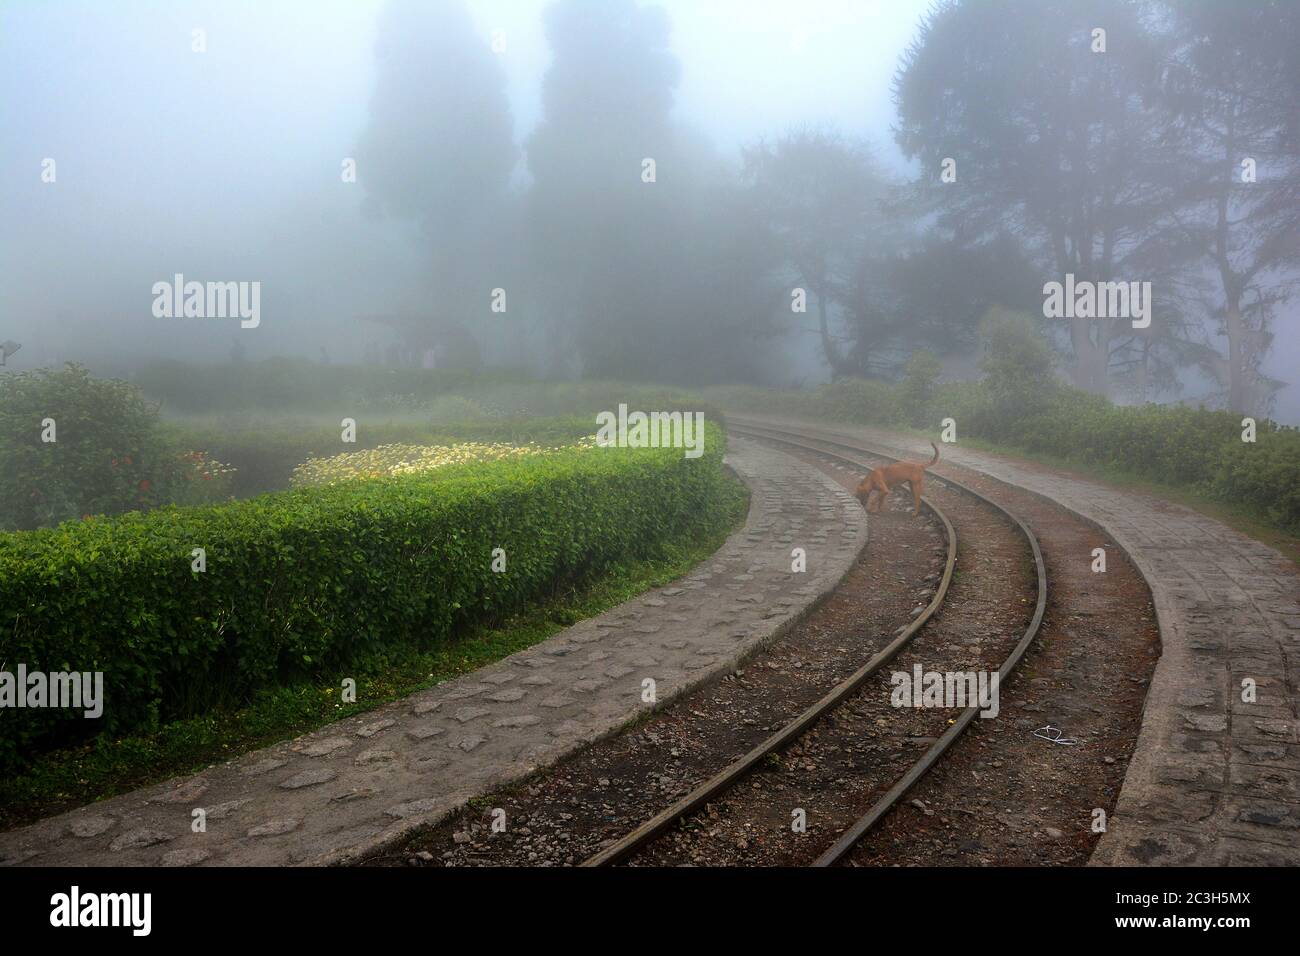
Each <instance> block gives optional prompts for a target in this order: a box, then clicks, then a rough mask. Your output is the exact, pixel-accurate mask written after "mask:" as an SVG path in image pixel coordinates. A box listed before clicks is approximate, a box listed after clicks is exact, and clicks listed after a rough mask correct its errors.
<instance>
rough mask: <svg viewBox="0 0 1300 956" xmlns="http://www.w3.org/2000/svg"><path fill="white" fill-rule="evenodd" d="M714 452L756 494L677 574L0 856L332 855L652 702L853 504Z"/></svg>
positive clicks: (778, 584)
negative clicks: (200, 822)
mask: <svg viewBox="0 0 1300 956" xmlns="http://www.w3.org/2000/svg"><path fill="white" fill-rule="evenodd" d="M728 462H729V463H730V464H731V466H732V467H733V468H735V470H736V471H737V472H738V473H739V474H740V475H741V476H742V477H743V478H744V479H745V480H746V481H747V482H748V484H749V485H750V488H751V489H752V492H753V497H752V504H751V507H750V513H749V517H748V519H747V521H746V524H745V526H744V528H743V529H741V530H740V531H738V532H737V533H735V534H734V535H732V536H731V537H730V538H729V539H728V540H727V542H726V544H725V545H724V546H723V547H722V549H721V550H720V551H719V552H718V553H717V554H716V555H715V556H714V557H713V558H712V559H711V560H710V561H708V562H707V563H706V564H705V565H702V566H701V567H700V568H698V569H697V570H696V571H695V572H693V573H692V574H690V575H688V576H687V577H686V578H684V579H682V580H681V581H678V582H675V583H674V585H673V586H669V587H665V588H660V589H658V590H656V591H652V592H648V593H647V594H645V595H643V596H641V597H639V598H636V599H634V600H632V601H629V602H627V603H625V604H623V605H620V606H619V607H617V608H614V609H613V610H611V611H609V612H607V613H605V614H603V615H601V616H599V617H596V618H592V619H590V620H587V621H583V622H582V623H580V624H577V625H575V626H573V627H570V628H567V629H566V630H564V631H562V632H561V633H559V634H556V635H554V636H553V637H551V638H549V639H548V640H546V641H544V642H542V643H541V644H538V645H536V646H534V647H532V648H529V649H528V650H525V651H521V652H519V653H517V654H514V655H512V656H511V657H508V658H506V659H505V660H503V661H501V662H499V663H497V664H494V665H491V666H489V667H486V668H483V669H482V670H479V671H476V672H475V673H473V674H468V675H466V676H464V677H461V678H458V679H456V680H454V681H449V682H447V683H445V684H441V685H439V686H437V687H435V688H432V689H430V690H427V691H423V692H421V693H419V694H415V695H413V696H411V697H409V698H407V699H405V700H402V701H397V702H394V703H392V704H388V705H386V706H383V707H380V708H378V709H376V710H374V711H371V712H370V713H368V714H364V715H361V716H359V717H354V718H349V719H347V720H343V721H340V722H338V723H335V724H331V725H330V726H328V727H325V728H323V729H321V730H319V731H317V732H315V733H312V734H308V735H306V736H304V737H300V738H298V739H297V740H292V741H286V742H284V743H281V744H277V745H275V746H272V747H268V748H266V749H264V750H260V751H257V752H255V753H251V754H248V755H246V756H244V757H242V758H239V759H237V760H234V761H232V762H230V763H226V764H222V765H218V766H214V767H211V768H209V769H208V770H205V771H204V772H202V773H200V774H197V775H195V776H193V777H189V778H183V779H177V780H172V781H169V782H167V783H165V784H162V785H159V786H155V787H150V788H147V789H144V790H139V791H136V792H134V793H130V794H125V795H123V796H120V797H115V798H112V799H109V800H105V801H102V802H100V803H97V804H94V805H92V806H89V807H85V808H83V809H81V810H75V811H72V812H69V813H65V814H62V815H60V816H57V817H52V818H50V819H48V820H44V821H41V822H39V823H36V824H34V825H32V826H29V827H26V828H23V829H20V830H14V831H11V832H8V833H3V834H0V862H3V863H8V864H28V865H60V864H63V865H75V864H87V865H98V866H120V865H158V864H162V865H195V864H209V865H211V864H245V865H247V864H252V865H285V864H323V863H333V862H346V861H348V860H352V859H356V858H357V857H358V856H360V855H362V854H364V853H365V852H366V851H368V850H370V849H373V848H376V847H379V846H382V845H383V844H385V843H387V842H388V841H390V840H393V839H395V838H397V837H399V836H401V835H402V834H404V833H406V832H408V831H409V830H411V829H414V828H416V827H418V826H420V825H423V824H426V823H430V822H433V821H435V820H437V819H438V818H440V817H441V816H443V815H444V814H446V813H447V812H449V811H451V810H453V809H455V808H456V807H458V806H460V805H461V804H463V803H464V801H465V800H467V799H468V798H470V797H472V796H475V795H476V794H480V793H484V792H486V791H489V790H491V789H493V788H495V787H498V786H500V785H502V784H504V783H506V782H509V781H512V780H515V779H518V778H520V777H522V776H525V775H527V774H528V773H529V772H531V771H532V770H534V769H535V768H537V767H539V766H542V765H545V764H547V763H551V762H553V761H555V760H557V759H559V758H560V757H562V756H564V755H565V754H568V753H570V752H572V751H574V750H576V749H577V748H579V747H580V746H582V745H583V744H584V743H585V742H587V741H590V740H592V739H595V738H597V737H599V736H601V735H604V734H606V733H609V732H611V731H613V730H615V729H617V728H618V727H620V726H622V725H623V724H625V723H626V722H627V721H629V720H631V719H633V718H635V717H636V716H637V715H638V714H640V713H641V712H643V711H644V709H645V708H647V707H648V706H651V705H649V704H646V703H643V702H642V691H643V683H642V682H643V681H644V680H645V679H646V678H652V679H653V680H654V681H655V683H656V691H657V699H658V701H659V702H660V703H662V702H664V701H666V700H669V699H671V698H672V697H674V696H676V695H678V694H680V693H682V692H683V691H685V690H688V689H690V688H692V687H694V686H695V685H696V684H698V683H700V682H702V681H704V680H707V679H708V678H710V677H712V676H714V675H716V674H718V673H719V672H722V671H725V670H727V669H730V668H731V667H732V666H733V665H734V663H735V662H736V660H737V659H738V658H740V657H742V656H744V655H745V654H747V653H748V652H750V651H751V650H753V649H754V648H755V647H756V646H758V645H759V644H761V643H763V642H765V641H768V640H770V639H772V638H773V637H775V636H776V635H777V634H779V633H780V632H781V631H782V630H784V628H785V627H787V626H788V625H789V624H790V622H791V621H793V620H794V619H796V618H797V617H798V616H800V615H801V614H802V613H803V612H804V611H805V610H807V609H808V608H809V607H810V605H811V604H813V603H814V602H815V601H816V600H817V599H818V598H820V597H821V596H822V595H824V594H826V593H827V592H829V591H830V590H832V589H833V588H834V587H835V586H836V585H837V584H838V583H839V581H840V579H841V578H842V577H843V576H844V574H845V573H846V572H847V571H848V569H849V567H850V566H851V564H852V563H853V561H854V559H855V558H856V557H857V555H858V553H859V551H861V549H862V547H863V546H864V545H865V543H866V518H865V515H864V514H863V512H862V509H861V507H860V506H859V505H858V503H857V502H856V501H855V500H854V499H853V498H852V496H850V495H849V494H847V493H846V492H845V491H844V490H843V489H841V488H840V487H839V486H838V485H836V484H835V483H834V482H833V481H832V480H831V479H830V478H828V477H826V476H824V475H822V474H821V473H820V472H818V471H817V470H816V469H815V468H813V467H811V466H809V465H806V464H804V463H802V462H799V461H797V460H796V459H794V458H791V457H789V456H788V455H785V454H782V453H780V452H777V451H773V450H770V449H766V448H762V447H759V446H757V445H754V444H753V443H750V442H745V441H742V440H739V439H733V440H732V442H731V445H730V453H729V455H728ZM794 548H803V549H804V550H805V552H806V554H807V571H806V573H792V572H791V551H792V549H794ZM197 808H202V809H204V810H205V811H206V825H207V831H206V832H205V833H194V832H192V831H191V820H192V818H193V811H194V810H195V809H197Z"/></svg>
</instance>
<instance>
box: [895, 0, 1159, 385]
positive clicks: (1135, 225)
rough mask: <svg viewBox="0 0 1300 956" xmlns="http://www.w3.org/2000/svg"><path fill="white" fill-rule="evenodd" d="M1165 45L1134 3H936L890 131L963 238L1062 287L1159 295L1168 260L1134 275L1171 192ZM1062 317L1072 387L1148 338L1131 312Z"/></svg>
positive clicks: (902, 75) (903, 75)
mask: <svg viewBox="0 0 1300 956" xmlns="http://www.w3.org/2000/svg"><path fill="white" fill-rule="evenodd" d="M1099 29H1100V30H1102V31H1104V33H1103V34H1098V33H1096V32H1095V31H1097V30H1099ZM1157 40H1158V37H1157V36H1156V35H1155V34H1153V33H1152V32H1151V31H1150V29H1149V28H1148V24H1147V23H1145V22H1144V19H1143V16H1142V10H1141V8H1140V7H1139V5H1138V3H1136V2H1134V0H978V2H975V0H943V2H940V3H939V4H938V5H936V7H935V8H933V10H932V11H931V13H930V15H929V16H928V17H927V19H926V21H925V23H924V24H923V27H922V30H921V32H920V35H919V37H918V39H917V40H916V42H915V43H914V44H913V46H912V47H911V48H910V49H909V50H908V51H907V52H906V54H905V55H904V58H903V63H902V66H901V68H900V71H899V73H898V76H897V77H896V80H895V99H896V102H897V106H898V111H899V117H900V124H899V127H898V128H897V130H896V138H897V141H898V143H899V145H900V147H901V148H902V149H903V151H904V152H905V153H906V154H907V155H908V156H909V157H913V158H916V159H919V160H920V163H921V169H922V174H921V179H920V181H919V183H918V192H919V196H920V199H921V200H922V201H923V202H924V203H925V205H926V208H928V209H930V210H932V211H933V213H934V215H935V217H936V224H937V225H938V226H939V227H940V228H942V229H945V230H947V231H948V232H950V233H951V234H952V235H953V236H955V237H957V238H958V240H959V241H966V242H982V241H985V240H987V239H989V238H991V237H992V236H993V235H995V234H996V233H998V232H1000V231H1003V230H1007V231H1010V232H1011V233H1012V234H1013V235H1015V237H1016V238H1017V239H1018V240H1019V241H1020V243H1021V245H1022V246H1023V247H1024V248H1025V250H1026V251H1027V252H1028V253H1029V254H1030V255H1031V256H1033V257H1034V259H1035V261H1036V262H1037V263H1038V264H1039V265H1040V267H1041V268H1042V269H1043V270H1044V271H1046V272H1047V273H1048V274H1049V275H1051V277H1052V278H1055V279H1058V280H1059V279H1063V277H1064V276H1065V275H1066V274H1072V275H1074V277H1075V279H1076V280H1083V281H1092V282H1108V281H1112V280H1124V281H1139V280H1143V281H1152V282H1153V285H1155V287H1156V291H1157V293H1160V292H1162V291H1163V289H1164V285H1163V283H1162V282H1161V281H1160V280H1162V279H1163V278H1165V276H1164V275H1163V274H1153V273H1152V272H1151V271H1150V270H1151V269H1152V267H1153V266H1159V267H1161V268H1164V267H1167V268H1169V269H1170V270H1172V269H1173V268H1174V266H1175V263H1173V262H1172V261H1168V260H1165V261H1162V262H1159V263H1153V262H1152V261H1151V260H1149V259H1148V260H1145V261H1142V266H1143V268H1144V269H1145V270H1146V271H1142V272H1139V271H1138V263H1139V261H1140V260H1141V254H1142V251H1143V249H1144V246H1145V245H1146V244H1147V243H1148V242H1149V241H1150V240H1151V237H1152V236H1153V235H1154V234H1155V233H1156V232H1157V231H1158V228H1159V225H1160V217H1161V215H1162V214H1163V213H1164V212H1165V211H1166V210H1167V208H1168V206H1169V203H1170V199H1171V197H1172V195H1173V194H1174V193H1175V192H1176V191H1177V187H1178V183H1177V182H1176V178H1177V177H1176V176H1173V175H1171V170H1170V169H1169V168H1168V166H1167V164H1166V162H1165V156H1164V155H1163V153H1162V149H1161V142H1160V137H1161V135H1162V133H1161V130H1162V126H1161V123H1160V122H1159V120H1160V111H1159V104H1158V97H1157V95H1156V94H1157V89H1158V79H1159V76H1158V69H1159V63H1160V57H1159V56H1158V52H1159V51H1158V48H1157V46H1156V43H1157ZM952 164H955V165H952ZM945 165H947V168H948V170H949V171H950V172H952V173H955V181H952V182H945V181H943V177H942V176H941V173H942V171H943V170H944V169H945ZM1160 321H1162V320H1161V318H1160V315H1159V311H1158V310H1157V315H1156V317H1155V318H1154V319H1153V324H1154V323H1155V322H1160ZM1063 323H1064V329H1063V331H1064V334H1065V337H1066V339H1067V341H1068V343H1069V351H1070V353H1071V357H1072V363H1071V365H1070V368H1069V371H1070V374H1071V376H1072V378H1073V380H1074V382H1075V384H1076V385H1078V386H1080V387H1082V388H1086V389H1089V390H1092V391H1097V392H1106V391H1108V389H1109V387H1110V384H1111V382H1110V378H1111V374H1112V372H1113V371H1114V369H1113V363H1116V362H1119V361H1123V360H1124V358H1125V356H1126V355H1127V354H1128V353H1129V352H1131V350H1132V349H1133V348H1134V345H1135V343H1137V342H1138V341H1139V340H1140V339H1141V338H1142V333H1140V332H1137V331H1135V330H1133V329H1132V326H1131V323H1130V322H1129V321H1128V320H1127V319H1122V318H1121V319H1117V318H1092V317H1086V318H1085V317H1078V318H1069V319H1065V320H1063ZM1155 341H1159V340H1158V339H1156V340H1155Z"/></svg>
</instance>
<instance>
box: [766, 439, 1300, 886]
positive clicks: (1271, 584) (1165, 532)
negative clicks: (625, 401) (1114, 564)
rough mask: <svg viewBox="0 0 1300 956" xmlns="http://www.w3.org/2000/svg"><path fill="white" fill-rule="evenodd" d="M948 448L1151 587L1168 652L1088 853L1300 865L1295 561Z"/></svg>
mask: <svg viewBox="0 0 1300 956" xmlns="http://www.w3.org/2000/svg"><path fill="white" fill-rule="evenodd" d="M769 421H771V422H773V423H775V422H777V421H778V420H776V419H769ZM790 424H792V425H797V423H793V422H791V423H790ZM803 427H807V426H803ZM817 430H818V431H821V432H824V433H838V434H840V435H846V436H851V437H854V438H859V439H862V440H865V441H868V442H872V443H874V444H877V445H878V446H880V447H882V448H885V446H889V447H892V448H896V449H897V448H901V449H903V450H904V451H905V453H906V454H908V455H909V456H913V457H914V456H915V455H916V454H917V452H918V450H919V449H920V448H921V447H922V446H923V445H924V442H920V441H917V440H914V439H910V438H905V437H900V436H897V435H893V434H890V433H888V432H884V431H880V430H877V429H869V428H849V427H818V429H817ZM886 450H887V449H886ZM943 456H944V458H945V459H946V460H947V461H950V462H954V463H956V464H959V465H963V466H965V467H968V468H973V469H975V470H978V471H981V472H984V473H986V474H988V475H992V476H993V477H995V478H999V479H1001V480H1003V481H1006V482H1008V483H1009V484H1013V485H1017V486H1019V487H1022V488H1025V489H1027V490H1029V491H1032V492H1036V493H1038V494H1040V495H1043V496H1045V497H1047V498H1050V499H1052V500H1054V501H1056V502H1059V503H1060V504H1062V505H1064V506H1065V507H1066V508H1068V509H1070V510H1071V511H1074V512H1076V513H1078V514H1079V515H1081V516H1082V517H1084V518H1085V519H1088V520H1091V521H1094V522H1096V523H1097V524H1099V525H1101V526H1102V527H1103V528H1104V529H1105V530H1106V532H1107V533H1108V534H1109V535H1111V536H1112V537H1113V539H1114V540H1115V542H1116V543H1117V544H1119V545H1120V546H1121V547H1122V548H1124V550H1125V551H1127V552H1128V554H1129V555H1130V556H1131V557H1132V559H1133V561H1134V563H1135V564H1136V565H1137V567H1138V569H1139V570H1140V571H1141V572H1142V574H1143V576H1144V577H1145V578H1146V579H1147V583H1148V584H1149V585H1150V587H1151V593H1152V596H1153V598H1154V601H1155V607H1156V614H1157V619H1158V622H1159V625H1160V635H1161V641H1162V645H1163V647H1162V653H1161V657H1160V662H1159V664H1158V665H1157V667H1156V672H1155V675H1154V677H1153V678H1152V682H1151V687H1150V690H1149V692H1148V694H1147V701H1146V710H1145V712H1144V714H1143V725H1142V732H1141V734H1140V736H1139V738H1138V744H1137V750H1136V751H1135V753H1134V755H1133V759H1132V761H1131V762H1130V764H1129V768H1128V773H1127V776H1126V777H1125V780H1124V786H1123V789H1122V790H1121V792H1120V796H1119V801H1118V804H1117V806H1116V809H1115V813H1114V814H1113V815H1112V817H1111V819H1110V821H1109V827H1108V830H1107V832H1106V834H1105V835H1104V836H1103V837H1102V839H1101V841H1100V842H1099V844H1098V846H1097V849H1096V851H1095V852H1094V854H1093V857H1092V860H1091V862H1092V863H1094V864H1106V865H1114V866H1119V865H1142V864H1149V865H1158V866H1181V865H1209V866H1252V865H1277V864H1290V865H1295V864H1297V863H1300V721H1298V720H1297V708H1298V707H1300V693H1298V692H1297V687H1298V685H1300V671H1298V670H1297V666H1298V664H1300V575H1297V572H1296V569H1295V566H1294V565H1293V564H1291V563H1290V562H1289V561H1287V559H1286V558H1285V557H1283V556H1282V555H1281V554H1279V553H1278V552H1277V551H1275V550H1274V549H1272V548H1269V547H1267V546H1266V545H1263V544H1260V543H1259V542H1257V541H1254V540H1253V539H1251V538H1248V537H1246V536H1244V535H1242V534H1239V533H1238V532H1236V531H1234V530H1232V529H1231V528H1229V527H1228V526H1226V525H1224V524H1222V523H1220V522H1218V521H1215V520H1213V519H1212V518H1208V517H1205V516H1204V515H1201V514H1198V513H1197V512H1195V511H1192V510H1190V509H1188V508H1184V507H1182V506H1179V505H1174V504H1171V503H1169V502H1165V501H1161V500H1159V499H1156V498H1153V497H1151V496H1149V495H1143V494H1137V493H1129V492H1123V491H1117V490H1113V489H1110V488H1106V487H1104V486H1102V485H1100V484H1097V483H1094V482H1090V481H1085V480H1080V479H1076V478H1070V477H1067V476H1065V475H1061V474H1059V473H1055V472H1052V471H1050V470H1048V469H1044V468H1040V467H1038V466H1028V467H1026V466H1020V465H1016V464H1013V463H1011V462H1008V461H1005V460H1003V459H1000V458H996V457H994V456H992V455H985V454H981V453H978V452H973V451H966V450H963V449H961V448H960V445H958V446H956V447H954V446H951V445H948V446H943ZM938 470H939V471H942V465H940V466H939V468H938ZM1079 560H1080V561H1085V560H1088V561H1090V560H1091V556H1090V555H1079ZM1049 587H1050V584H1049ZM1247 678H1249V679H1251V680H1253V681H1254V682H1255V684H1256V687H1257V700H1256V702H1255V703H1246V702H1243V700H1242V682H1243V680H1245V679H1247Z"/></svg>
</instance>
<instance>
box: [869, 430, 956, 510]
mask: <svg viewBox="0 0 1300 956" xmlns="http://www.w3.org/2000/svg"><path fill="white" fill-rule="evenodd" d="M930 447H931V448H933V449H934V457H933V458H931V459H930V460H929V461H924V462H922V461H896V462H894V463H893V464H892V465H882V466H881V467H879V468H876V469H875V470H873V471H872V472H871V474H869V475H867V477H865V478H863V479H862V483H861V484H860V485H858V489H857V491H855V492H853V494H854V495H855V496H856V497H857V499H858V500H859V501H861V502H862V507H864V508H866V509H867V513H868V514H875V513H877V512H878V511H880V508H881V506H882V505H883V504H884V503H885V496H886V495H888V494H889V491H890V487H889V486H890V485H891V484H892V485H898V484H900V483H902V482H904V481H905V482H907V484H908V485H909V486H910V487H911V489H912V502H913V504H914V506H915V509H916V510H915V511H914V512H913V513H914V514H916V515H920V513H921V489H922V487H923V486H924V485H925V470H926V469H927V468H930V467H932V466H933V465H934V463H935V462H936V461H938V460H939V446H938V445H936V444H935V443H934V442H930ZM873 492H876V493H878V494H879V497H877V498H876V506H875V507H874V508H873V507H871V495H872V493H873Z"/></svg>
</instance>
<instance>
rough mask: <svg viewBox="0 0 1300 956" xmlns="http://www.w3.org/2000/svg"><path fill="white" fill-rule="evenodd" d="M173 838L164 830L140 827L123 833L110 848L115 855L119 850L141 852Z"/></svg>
mask: <svg viewBox="0 0 1300 956" xmlns="http://www.w3.org/2000/svg"><path fill="white" fill-rule="evenodd" d="M171 838H172V837H171V834H168V833H164V832H163V831H162V830H153V829H149V828H148V827H140V828H138V829H135V830H128V831H127V832H126V833H123V834H122V835H121V836H120V837H118V838H117V839H116V840H114V841H113V842H112V843H110V844H109V845H108V848H109V849H110V850H112V851H113V852H115V853H116V852H117V851H118V850H139V849H141V848H143V847H146V846H156V845H157V844H159V843H166V842H167V841H168V840H170V839H171Z"/></svg>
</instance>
